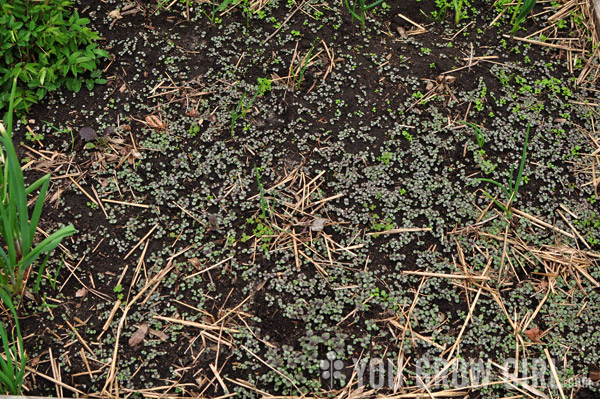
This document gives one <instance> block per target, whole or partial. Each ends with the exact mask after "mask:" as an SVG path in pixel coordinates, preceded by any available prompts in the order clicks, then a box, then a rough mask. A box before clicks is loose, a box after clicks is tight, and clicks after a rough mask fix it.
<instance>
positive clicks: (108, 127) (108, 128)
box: [104, 126, 116, 136]
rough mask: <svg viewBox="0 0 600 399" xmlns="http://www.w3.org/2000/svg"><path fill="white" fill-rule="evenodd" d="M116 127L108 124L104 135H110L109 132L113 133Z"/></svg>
mask: <svg viewBox="0 0 600 399" xmlns="http://www.w3.org/2000/svg"><path fill="white" fill-rule="evenodd" d="M115 130H116V128H115V127H114V126H107V127H105V128H104V135H105V136H108V135H109V134H113V133H114V132H115Z"/></svg>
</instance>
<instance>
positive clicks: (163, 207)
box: [16, 0, 600, 398]
mask: <svg viewBox="0 0 600 399" xmlns="http://www.w3.org/2000/svg"><path fill="white" fill-rule="evenodd" d="M469 3H471V4H469V5H468V6H465V9H464V12H465V15H464V18H462V19H460V21H459V22H458V24H455V23H454V19H455V14H454V12H453V11H452V10H451V9H450V8H449V9H448V10H447V14H446V15H443V13H441V10H440V9H439V7H438V6H436V4H435V3H434V2H431V1H417V0H404V1H398V2H389V3H387V4H385V5H380V6H379V7H376V8H373V9H372V10H370V11H369V12H368V13H367V17H366V20H365V24H364V27H363V28H361V24H360V22H359V21H357V20H356V18H352V16H351V14H350V13H349V12H348V10H347V9H346V7H345V6H344V4H343V3H342V2H331V3H323V2H315V1H310V0H304V1H299V0H298V1H292V0H290V1H288V2H269V1H261V0H256V1H254V2H249V1H243V2H240V3H239V5H237V6H235V5H234V4H231V6H230V7H227V8H225V9H224V10H223V11H219V12H215V13H214V14H213V12H212V11H213V10H212V8H211V6H210V4H208V3H197V2H191V1H190V2H186V1H180V2H159V4H157V3H156V2H138V3H136V4H131V5H128V4H127V3H121V2H115V1H107V2H101V3H100V2H92V1H85V0H84V1H81V2H80V4H78V5H77V8H78V10H79V12H80V14H81V15H83V16H86V17H87V18H90V20H91V21H92V23H91V26H92V28H93V29H95V30H97V31H98V32H99V33H100V35H101V36H102V37H103V39H104V40H103V41H102V42H101V45H100V46H101V47H102V48H104V49H106V50H107V51H108V52H109V53H110V55H111V59H110V60H109V61H107V62H106V63H105V64H104V65H103V68H104V77H105V78H106V79H107V80H108V83H107V84H106V85H102V86H96V87H95V88H94V89H93V91H91V92H90V91H87V90H86V89H82V90H81V91H80V92H79V93H77V94H73V93H71V92H69V91H67V90H65V91H56V92H53V93H52V94H51V95H49V96H48V97H47V98H46V99H44V100H43V103H40V104H38V105H36V106H34V107H33V108H32V109H31V111H30V112H29V113H28V114H27V116H26V117H25V118H22V120H21V121H20V123H19V128H18V131H17V133H16V135H17V142H18V143H20V145H19V147H18V151H19V154H20V156H21V157H22V159H24V161H25V162H26V165H27V167H26V168H25V171H26V172H25V173H26V175H27V176H28V178H31V179H33V178H35V177H39V176H40V175H41V174H43V173H52V179H53V180H52V185H51V190H50V192H49V195H48V200H47V203H46V207H45V213H44V215H43V218H42V222H41V227H42V229H43V230H45V231H47V232H50V231H54V230H55V229H56V228H57V227H59V226H62V225H66V224H68V223H73V225H74V226H75V228H76V229H77V233H76V234H75V235H74V236H72V237H71V238H69V239H67V240H65V241H64V242H63V243H62V246H61V247H60V248H59V249H57V250H56V251H55V253H54V256H52V257H51V258H50V260H49V262H48V266H47V268H46V271H45V276H44V278H43V279H42V289H41V290H40V292H39V293H36V294H33V293H31V292H28V293H27V294H26V295H25V296H24V299H23V301H22V302H21V304H20V307H19V309H18V314H19V316H20V323H21V328H22V330H23V337H24V342H25V348H26V352H27V354H28V366H29V368H28V371H27V375H26V378H25V383H24V393H26V394H28V395H48V396H54V395H57V396H63V395H64V396H71V395H78V396H84V395H90V396H125V397H130V396H131V397H140V396H144V397H175V396H188V397H189V396H194V397H200V396H202V397H230V396H231V397H234V396H236V397H262V396H271V395H272V396H292V397H296V396H320V397H326V396H337V397H340V398H341V397H353V398H354V397H356V398H358V397H375V396H376V395H379V394H383V395H388V396H390V397H394V398H410V397H471V398H496V397H575V398H588V397H589V398H593V397H597V395H598V391H599V390H598V385H597V383H598V380H600V372H599V370H600V369H599V367H600V340H599V338H600V335H599V334H600V316H599V315H600V312H599V311H598V303H600V290H599V287H600V284H599V283H598V281H600V269H599V268H598V258H599V257H600V214H599V212H598V209H599V208H598V200H600V198H599V197H598V185H599V184H600V178H599V173H600V172H599V171H600V161H599V155H598V154H599V149H600V145H599V143H600V136H599V135H598V131H597V116H598V113H597V112H598V110H597V107H598V89H597V86H596V84H595V79H596V75H597V72H598V71H597V52H596V50H595V49H596V47H594V45H595V43H596V42H597V41H596V39H595V36H594V35H595V33H594V32H593V28H592V26H591V24H590V23H589V22H590V21H591V19H590V15H591V10H590V8H589V7H587V6H585V5H582V4H578V3H577V2H575V1H572V2H567V3H565V4H555V3H551V2H540V4H538V5H536V7H535V9H534V10H533V15H534V16H533V17H531V16H530V17H529V18H527V19H526V20H525V21H524V22H523V24H522V26H521V28H520V29H518V30H517V31H516V33H515V35H514V37H511V35H510V33H511V29H512V25H511V23H510V21H511V19H512V16H513V14H514V11H513V7H514V5H513V6H511V5H510V4H509V2H506V1H497V2H494V1H483V0H482V1H472V2H469ZM211 20H212V21H211ZM82 129H83V130H82ZM89 129H92V130H89ZM521 165H522V167H521ZM492 181H493V182H492ZM517 182H518V183H517ZM500 186H504V187H505V189H506V190H505V189H503V188H501V187H500ZM510 359H516V360H517V364H518V367H516V368H515V366H514V364H511V366H510V367H509V368H507V367H508V366H507V365H506V361H507V360H510ZM365 362H366V363H365ZM469 362H471V363H469ZM479 362H481V363H479ZM472 363H475V364H482V365H483V367H484V369H485V370H486V372H488V373H489V374H488V375H487V376H488V377H489V378H488V379H482V378H478V377H477V375H476V373H475V374H474V372H473V369H472ZM436 366H437V367H438V368H437V369H436ZM469 368H471V372H470V373H469V372H468V369H469ZM536 368H537V369H538V372H537V373H535V370H534V369H536ZM481 370H483V369H481ZM481 370H479V369H478V370H477V371H481ZM540 370H541V371H540ZM436 375H437V377H439V378H438V379H437V380H436V378H434V376H436ZM532 375H534V376H535V378H533V379H532V378H528V377H531V376H532ZM444 376H447V378H446V381H443V377H444ZM452 377H455V379H454V380H453V378H452ZM456 378H458V380H457V379H456ZM440 380H441V381H440ZM461 381H462V383H461ZM428 395H429V396H428ZM511 395H516V396H511ZM519 395H521V396H519Z"/></svg>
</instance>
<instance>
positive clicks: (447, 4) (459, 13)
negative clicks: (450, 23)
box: [421, 0, 469, 25]
mask: <svg viewBox="0 0 600 399" xmlns="http://www.w3.org/2000/svg"><path fill="white" fill-rule="evenodd" d="M435 5H436V8H437V11H433V12H432V13H431V18H433V19H435V20H436V21H443V20H444V19H445V18H446V13H447V11H448V9H449V8H452V9H453V10H454V23H455V24H457V25H458V23H459V22H460V20H461V19H463V18H465V17H466V15H465V14H466V13H465V12H464V10H465V8H466V6H468V5H469V4H468V2H467V1H466V0H436V1H435ZM421 12H422V13H423V11H421Z"/></svg>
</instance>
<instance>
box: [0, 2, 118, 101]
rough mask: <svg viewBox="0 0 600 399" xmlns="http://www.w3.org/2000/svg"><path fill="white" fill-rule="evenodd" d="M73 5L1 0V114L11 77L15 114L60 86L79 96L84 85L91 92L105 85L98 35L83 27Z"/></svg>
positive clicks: (8, 92)
mask: <svg viewBox="0 0 600 399" xmlns="http://www.w3.org/2000/svg"><path fill="white" fill-rule="evenodd" d="M72 6H73V3H72V2H70V1H68V0H48V1H39V2H38V1H27V0H0V10H1V11H0V43H2V44H1V47H0V49H1V51H0V53H1V54H2V56H1V57H0V111H1V110H4V109H6V107H7V106H8V103H9V101H10V99H9V95H10V85H11V82H12V80H13V78H15V77H18V79H19V81H20V84H19V89H18V91H17V93H16V97H15V99H14V109H15V110H16V111H17V112H20V111H28V110H29V107H30V105H31V104H33V103H37V102H38V101H39V100H41V99H42V98H44V96H45V95H46V94H47V93H48V92H50V91H53V90H56V89H58V88H59V87H61V86H63V85H65V86H66V87H67V88H68V89H69V90H71V91H75V92H78V91H79V90H80V89H81V87H82V85H83V84H85V85H86V87H87V88H88V89H89V90H91V89H92V88H93V87H94V85H95V84H104V83H106V80H104V79H102V78H101V77H100V75H101V73H102V71H101V70H100V69H98V63H99V61H100V60H101V59H102V58H105V57H108V53H107V52H106V51H105V50H102V49H99V48H98V45H97V44H96V43H95V41H96V40H98V39H99V38H100V36H99V35H98V33H96V32H93V31H92V30H91V29H90V28H87V27H85V25H87V24H89V23H90V20H89V19H87V18H80V17H79V14H78V13H77V11H73V10H72ZM86 72H89V74H88V75H87V77H84V76H83V75H84V73H86Z"/></svg>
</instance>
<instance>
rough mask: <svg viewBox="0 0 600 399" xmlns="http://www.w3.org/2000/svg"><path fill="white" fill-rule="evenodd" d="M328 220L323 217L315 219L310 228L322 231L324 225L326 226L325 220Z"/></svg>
mask: <svg viewBox="0 0 600 399" xmlns="http://www.w3.org/2000/svg"><path fill="white" fill-rule="evenodd" d="M326 221H327V220H326V219H323V218H318V219H315V220H313V222H312V224H311V225H310V229H311V230H312V231H322V230H323V227H324V226H325V222H326Z"/></svg>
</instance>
